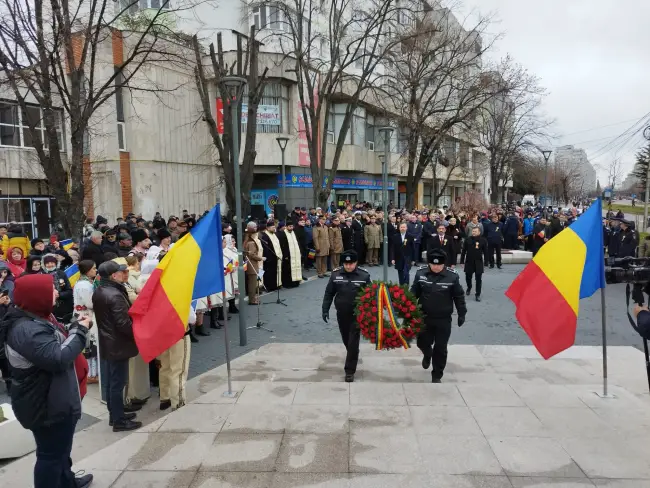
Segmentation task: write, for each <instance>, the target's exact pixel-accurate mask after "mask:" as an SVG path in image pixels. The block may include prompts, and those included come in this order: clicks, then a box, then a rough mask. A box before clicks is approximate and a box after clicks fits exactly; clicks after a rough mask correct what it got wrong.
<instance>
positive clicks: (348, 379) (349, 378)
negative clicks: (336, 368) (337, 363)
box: [345, 374, 354, 383]
mask: <svg viewBox="0 0 650 488" xmlns="http://www.w3.org/2000/svg"><path fill="white" fill-rule="evenodd" d="M345 382H346V383H354V375H353V374H346V375H345Z"/></svg>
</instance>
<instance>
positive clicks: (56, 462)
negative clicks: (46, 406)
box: [32, 416, 77, 488]
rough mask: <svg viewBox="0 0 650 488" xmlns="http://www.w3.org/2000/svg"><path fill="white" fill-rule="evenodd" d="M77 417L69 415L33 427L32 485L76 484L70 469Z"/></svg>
mask: <svg viewBox="0 0 650 488" xmlns="http://www.w3.org/2000/svg"><path fill="white" fill-rule="evenodd" d="M76 425H77V419H76V418H74V417H72V416H69V417H66V418H64V419H61V420H60V421H59V422H57V423H55V424H53V425H49V426H47V427H37V428H34V429H32V434H34V440H35V441H36V464H35V465H34V488H71V487H74V486H76V485H75V482H74V473H73V472H72V460H71V459H70V453H71V452H72V439H73V437H74V429H75V426H76Z"/></svg>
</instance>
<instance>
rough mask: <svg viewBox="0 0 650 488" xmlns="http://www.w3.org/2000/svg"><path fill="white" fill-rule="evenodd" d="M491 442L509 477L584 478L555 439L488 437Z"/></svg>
mask: <svg viewBox="0 0 650 488" xmlns="http://www.w3.org/2000/svg"><path fill="white" fill-rule="evenodd" d="M488 441H489V443H490V447H491V448H492V450H493V451H494V453H495V454H496V456H497V458H498V459H499V462H500V463H501V465H502V466H503V469H504V470H505V471H506V474H507V475H508V476H524V477H525V476H531V477H543V478H584V477H585V475H584V473H583V472H582V470H581V469H580V468H579V467H578V465H577V464H576V463H575V462H574V461H573V460H572V459H571V457H570V456H569V455H568V454H567V453H566V452H565V451H564V450H563V449H562V446H561V445H560V444H558V443H557V441H555V440H554V439H548V438H544V437H489V438H488Z"/></svg>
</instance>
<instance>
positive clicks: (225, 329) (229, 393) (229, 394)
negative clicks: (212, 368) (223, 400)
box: [221, 273, 241, 398]
mask: <svg viewBox="0 0 650 488" xmlns="http://www.w3.org/2000/svg"><path fill="white" fill-rule="evenodd" d="M230 285H231V286H232V293H233V298H234V295H235V280H234V279H233V277H232V273H230ZM221 302H222V303H221V304H222V306H223V340H224V342H225V345H226V369H227V371H228V391H227V392H225V393H224V394H223V396H225V397H229V398H233V397H234V396H235V393H234V392H233V391H232V373H231V372H230V342H229V341H228V313H227V312H226V303H227V300H226V290H224V291H222V292H221ZM239 313H241V311H240V312H239Z"/></svg>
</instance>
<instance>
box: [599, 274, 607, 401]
mask: <svg viewBox="0 0 650 488" xmlns="http://www.w3.org/2000/svg"><path fill="white" fill-rule="evenodd" d="M606 310H607V308H606V305H605V288H604V287H602V288H601V289H600V311H601V321H602V326H603V398H607V318H606Z"/></svg>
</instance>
